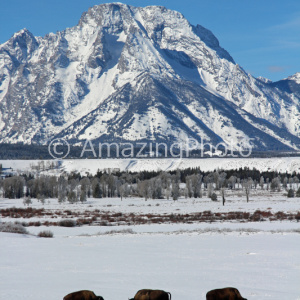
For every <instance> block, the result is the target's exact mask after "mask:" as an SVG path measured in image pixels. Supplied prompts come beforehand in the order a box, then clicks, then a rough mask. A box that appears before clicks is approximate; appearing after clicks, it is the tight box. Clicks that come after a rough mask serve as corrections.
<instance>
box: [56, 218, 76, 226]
mask: <svg viewBox="0 0 300 300" xmlns="http://www.w3.org/2000/svg"><path fill="white" fill-rule="evenodd" d="M76 225H77V223H76V221H74V220H70V219H65V220H61V221H59V222H58V226H61V227H75V226H76Z"/></svg>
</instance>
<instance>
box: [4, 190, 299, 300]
mask: <svg viewBox="0 0 300 300" xmlns="http://www.w3.org/2000/svg"><path fill="white" fill-rule="evenodd" d="M266 196H267V195H266ZM299 203H300V199H299V198H293V199H287V198H286V197H284V196H280V195H277V196H276V197H275V196H271V195H270V196H269V197H263V196H258V197H257V198H253V199H252V200H251V197H250V202H249V203H246V201H245V197H239V196H237V195H231V196H229V197H228V200H227V202H226V204H225V206H224V207H223V206H222V204H221V203H220V202H217V203H216V202H212V201H210V200H209V199H207V198H201V199H180V200H179V201H175V202H174V201H173V200H166V199H165V200H148V201H145V200H144V199H138V198H131V199H123V201H121V200H120V199H117V198H113V199H92V198H91V199H88V201H87V202H86V203H84V204H81V203H80V204H79V203H78V204H73V205H71V204H58V203H57V200H55V199H50V200H47V201H46V203H45V204H44V205H43V204H41V203H40V202H38V201H37V200H33V203H32V204H31V207H33V208H41V207H44V208H45V209H46V210H52V211H55V210H58V209H60V210H64V209H70V210H72V211H86V210H94V209H99V210H101V211H110V212H133V213H135V214H139V213H150V212H151V213H166V212H168V213H172V212H174V213H176V212H177V213H184V212H191V213H192V212H195V211H204V210H211V211H215V212H216V211H217V212H220V211H224V212H226V211H238V210H240V211H254V210H256V209H262V210H265V209H269V210H271V211H272V212H273V213H274V212H277V211H286V212H296V211H299ZM158 204H159V205H158ZM9 207H23V208H24V204H23V202H22V199H20V200H11V199H1V200H0V208H1V209H2V208H9ZM1 221H3V222H8V221H15V219H10V218H2V220H1ZM18 221H21V222H22V221H29V219H28V220H26V219H18ZM30 221H34V220H31V219H30ZM27 230H28V231H29V233H30V234H28V235H19V234H11V233H0V249H1V250H0V253H1V255H0V269H1V272H0V285H1V289H0V299H15V298H17V297H18V298H21V299H31V300H38V299H44V300H52V299H53V300H54V299H62V298H63V297H64V295H66V294H68V293H70V292H72V291H76V290H80V289H90V290H93V291H94V292H95V293H96V294H99V295H101V296H103V297H104V299H105V300H110V299H111V300H121V299H124V300H126V299H128V298H131V297H133V296H134V294H135V293H136V291H137V290H139V289H141V288H154V289H156V288H157V289H164V290H166V291H169V292H171V293H172V299H173V300H176V299H180V300H182V299H191V298H194V299H205V294H206V292H207V291H209V290H211V289H214V288H221V287H226V286H234V287H236V288H238V289H239V290H240V292H241V294H242V296H244V297H245V298H247V299H248V300H251V299H261V300H264V299H266V300H267V299H272V300H299V299H300V287H299V279H300V255H299V246H300V243H299V237H300V233H299V230H300V226H299V223H298V222H296V221H282V222H280V221H274V222H269V221H266V222H251V223H239V222H235V221H233V222H228V221H227V222H215V223H194V224H152V225H146V224H144V225H134V226H113V227H110V226H80V227H72V228H64V227H57V226H52V227H51V226H50V227H46V226H40V227H27ZM42 230H50V231H52V232H53V233H54V237H53V238H49V239H45V238H38V237H37V236H36V235H37V234H38V232H40V231H42Z"/></svg>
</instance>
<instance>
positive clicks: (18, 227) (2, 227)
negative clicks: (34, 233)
mask: <svg viewBox="0 0 300 300" xmlns="http://www.w3.org/2000/svg"><path fill="white" fill-rule="evenodd" d="M0 232H10V233H19V234H28V231H27V229H26V228H25V227H24V226H23V225H22V224H19V223H12V222H8V223H0Z"/></svg>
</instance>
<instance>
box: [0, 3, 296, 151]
mask: <svg viewBox="0 0 300 300" xmlns="http://www.w3.org/2000/svg"><path fill="white" fill-rule="evenodd" d="M299 78H300V75H299V73H298V74H296V75H294V76H291V77H289V78H287V79H286V80H282V81H279V82H277V83H276V82H275V83H273V82H270V81H268V80H263V79H256V78H254V77H252V76H251V75H250V74H248V73H247V72H245V71H244V70H243V69H242V68H241V67H240V66H239V65H237V64H236V63H235V61H234V60H233V58H232V57H231V56H230V55H229V53H228V52H227V51H226V50H224V49H223V48H221V47H220V45H219V42H218V40H217V38H216V37H215V36H214V35H213V34H212V32H210V31H209V30H207V29H206V28H204V27H202V26H200V25H197V26H193V25H191V24H190V23H189V22H188V21H187V20H186V19H185V18H184V17H183V15H182V14H180V13H179V12H176V11H172V10H168V9H166V8H164V7H161V6H149V7H145V8H141V7H132V6H128V5H124V4H120V3H113V4H103V5H99V6H94V7H92V8H90V9H89V10H88V11H87V12H86V13H84V14H83V15H82V17H81V19H80V20H79V23H78V25H77V26H75V27H72V28H67V29H66V30H64V31H62V32H57V33H56V34H54V33H50V34H48V35H46V36H45V37H35V36H33V34H32V33H30V32H29V31H28V30H27V29H23V30H21V31H19V32H17V33H15V34H14V35H13V36H12V38H11V39H9V40H8V41H7V42H6V43H4V44H2V45H0V128H1V132H0V142H2V143H4V142H5V143H16V142H23V143H27V144H30V143H40V144H46V143H47V142H48V141H49V140H51V139H53V138H56V137H64V138H65V139H67V140H70V141H72V142H80V141H81V142H83V141H85V140H86V139H93V140H98V141H106V142H109V141H120V142H125V141H135V142H138V141H148V142H168V143H170V142H174V141H178V142H185V141H186V139H188V138H194V139H197V140H199V141H200V139H202V141H204V142H211V143H218V142H221V141H223V142H225V143H228V144H230V143H234V144H236V145H239V144H240V143H241V141H243V140H244V139H250V138H251V139H252V144H253V145H254V146H255V147H256V149H260V150H267V149H272V150H290V149H300V101H299V99H300V79H299Z"/></svg>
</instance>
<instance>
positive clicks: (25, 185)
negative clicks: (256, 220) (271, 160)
mask: <svg viewBox="0 0 300 300" xmlns="http://www.w3.org/2000/svg"><path fill="white" fill-rule="evenodd" d="M299 179H300V175H299V174H296V173H293V174H288V173H278V172H260V171H258V170H256V169H251V170H250V169H249V168H243V169H242V168H241V169H239V170H227V171H226V172H225V171H223V170H215V171H214V172H203V171H201V170H200V168H189V169H185V170H176V171H171V172H155V171H152V172H149V171H142V172H135V173H132V172H119V171H117V172H115V173H107V172H103V171H98V172H97V174H95V175H94V176H92V175H90V174H87V175H86V176H82V175H81V174H80V173H76V172H72V173H70V174H63V175H61V176H59V177H57V176H48V175H40V174H39V175H33V174H22V175H18V176H10V177H6V178H1V179H0V193H2V196H3V197H5V198H10V199H14V198H16V199H18V198H23V197H24V201H25V202H24V203H26V201H27V204H30V201H31V200H30V199H31V198H36V199H39V200H41V201H45V199H48V198H57V199H58V202H60V203H63V202H69V203H76V202H85V201H87V198H90V197H93V198H112V197H119V198H121V199H123V198H124V197H143V198H145V200H148V199H173V200H177V199H178V198H179V197H185V198H201V197H202V196H203V195H204V193H205V195H206V196H207V197H209V198H211V199H212V200H217V197H218V196H217V194H219V195H220V196H221V198H222V201H223V205H224V203H225V200H226V199H225V198H226V190H243V191H244V194H245V196H246V199H247V201H249V197H250V193H251V191H252V190H257V189H261V190H263V189H266V190H270V191H272V192H281V191H283V190H286V191H287V192H288V194H287V195H288V196H289V197H294V196H297V197H300V188H299ZM216 191H218V192H216Z"/></svg>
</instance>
